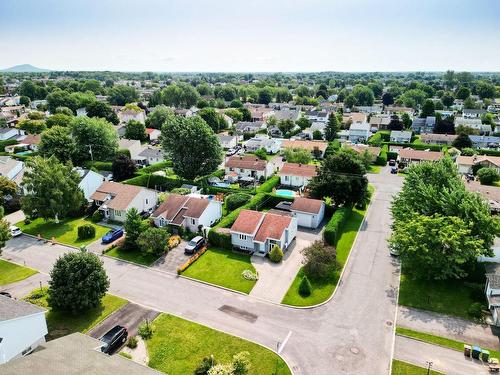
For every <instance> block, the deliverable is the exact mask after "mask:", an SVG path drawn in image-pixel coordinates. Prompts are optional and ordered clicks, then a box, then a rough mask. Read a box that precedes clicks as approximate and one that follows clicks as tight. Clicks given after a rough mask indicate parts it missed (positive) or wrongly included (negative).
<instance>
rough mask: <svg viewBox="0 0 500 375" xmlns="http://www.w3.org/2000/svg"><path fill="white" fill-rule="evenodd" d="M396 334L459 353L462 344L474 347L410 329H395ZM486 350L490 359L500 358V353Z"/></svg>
mask: <svg viewBox="0 0 500 375" xmlns="http://www.w3.org/2000/svg"><path fill="white" fill-rule="evenodd" d="M396 334H398V335H401V336H408V337H412V338H415V339H417V340H421V341H424V342H428V343H429V344H436V345H441V346H444V347H446V348H450V349H453V350H458V351H459V352H463V350H464V344H468V345H474V343H473V342H468V343H464V342H461V341H456V340H452V339H448V338H446V337H441V336H435V335H431V334H430V333H425V332H418V331H414V330H412V329H407V328H403V327H396ZM483 349H485V348H483ZM486 350H489V352H490V356H491V357H493V358H500V351H498V350H493V349H486Z"/></svg>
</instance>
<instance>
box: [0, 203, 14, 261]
mask: <svg viewBox="0 0 500 375" xmlns="http://www.w3.org/2000/svg"><path fill="white" fill-rule="evenodd" d="M3 216H4V210H3V207H2V206H0V255H2V249H3V248H4V247H5V243H6V242H7V241H8V240H9V239H10V238H11V237H12V236H11V234H10V223H9V222H8V221H7V220H5V219H4V217H3Z"/></svg>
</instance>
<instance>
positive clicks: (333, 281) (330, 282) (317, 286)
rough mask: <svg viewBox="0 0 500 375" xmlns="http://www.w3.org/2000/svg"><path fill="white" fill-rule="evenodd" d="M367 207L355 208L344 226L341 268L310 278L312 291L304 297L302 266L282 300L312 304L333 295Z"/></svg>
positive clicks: (339, 258)
mask: <svg viewBox="0 0 500 375" xmlns="http://www.w3.org/2000/svg"><path fill="white" fill-rule="evenodd" d="M365 213H366V209H364V210H359V209H357V208H354V209H353V210H352V212H351V215H350V216H349V219H347V221H346V223H345V224H344V227H343V228H342V235H341V236H340V239H339V241H338V242H337V261H338V262H339V264H340V266H341V268H340V269H338V270H336V271H335V272H334V273H333V274H332V275H331V277H330V278H328V279H316V280H315V279H313V278H309V281H310V282H311V286H312V293H311V294H310V295H309V296H308V297H302V296H301V295H300V294H299V285H300V282H301V280H302V277H303V276H304V270H303V269H302V268H301V269H300V270H299V272H298V273H297V276H295V279H294V280H293V282H292V285H291V286H290V288H289V289H288V291H287V292H286V294H285V297H284V298H283V300H282V301H281V303H284V304H285V305H292V306H312V305H316V304H318V303H321V302H324V301H326V300H327V299H328V298H330V296H331V295H332V293H333V291H334V290H335V287H336V286H337V282H338V280H339V277H340V272H341V271H342V268H343V267H344V265H345V263H346V261H347V258H348V257H349V253H350V251H351V248H352V245H353V244H354V240H355V238H356V235H357V233H358V229H359V227H360V225H361V222H362V221H363V218H364V217H365Z"/></svg>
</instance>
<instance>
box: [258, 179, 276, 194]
mask: <svg viewBox="0 0 500 375" xmlns="http://www.w3.org/2000/svg"><path fill="white" fill-rule="evenodd" d="M279 183H280V177H279V176H273V177H271V178H270V179H268V180H267V181H266V182H264V183H263V184H262V185H260V186H259V187H258V188H257V193H270V192H272V191H273V189H274V188H275V187H276V185H278V184H279Z"/></svg>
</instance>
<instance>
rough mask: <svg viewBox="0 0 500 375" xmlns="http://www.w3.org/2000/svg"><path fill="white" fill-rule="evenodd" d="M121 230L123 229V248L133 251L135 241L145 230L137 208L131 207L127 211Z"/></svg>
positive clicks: (135, 244)
mask: <svg viewBox="0 0 500 375" xmlns="http://www.w3.org/2000/svg"><path fill="white" fill-rule="evenodd" d="M123 228H124V229H125V248H126V249H135V248H136V246H137V239H138V238H139V236H140V235H141V233H142V232H143V231H144V230H145V229H146V228H145V225H144V224H143V222H142V218H141V215H140V214H139V211H137V208H135V207H132V208H131V209H130V210H128V211H127V217H126V218H125V223H124V225H123Z"/></svg>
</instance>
